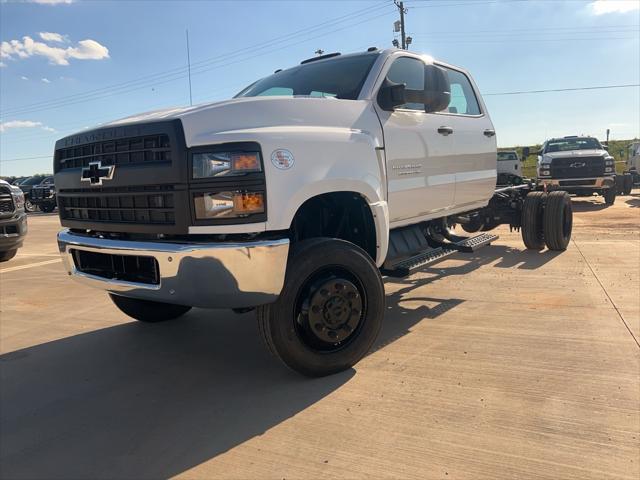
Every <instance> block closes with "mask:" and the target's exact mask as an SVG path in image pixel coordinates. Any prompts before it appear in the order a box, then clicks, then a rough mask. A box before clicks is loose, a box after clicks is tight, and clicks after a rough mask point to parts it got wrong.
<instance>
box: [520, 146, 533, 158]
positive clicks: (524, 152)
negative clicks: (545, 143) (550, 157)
mask: <svg viewBox="0 0 640 480" xmlns="http://www.w3.org/2000/svg"><path fill="white" fill-rule="evenodd" d="M529 155H531V151H530V150H529V147H522V159H523V160H526V159H527V157H528V156H529Z"/></svg>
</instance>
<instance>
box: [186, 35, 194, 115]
mask: <svg viewBox="0 0 640 480" xmlns="http://www.w3.org/2000/svg"><path fill="white" fill-rule="evenodd" d="M186 33H187V68H188V70H189V105H190V106H193V96H192V95H191V53H189V30H188V29H187V30H186Z"/></svg>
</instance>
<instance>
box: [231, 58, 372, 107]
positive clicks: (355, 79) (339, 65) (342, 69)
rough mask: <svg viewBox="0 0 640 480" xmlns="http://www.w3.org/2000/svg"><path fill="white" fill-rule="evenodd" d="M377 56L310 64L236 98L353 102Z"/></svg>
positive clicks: (267, 80) (276, 75)
mask: <svg viewBox="0 0 640 480" xmlns="http://www.w3.org/2000/svg"><path fill="white" fill-rule="evenodd" d="M376 58H378V56H377V54H374V53H367V54H361V55H353V56H348V57H335V58H332V59H330V60H321V61H317V62H311V63H307V64H304V65H299V66H297V67H293V68H289V69H288V70H283V71H281V72H278V73H274V74H273V75H271V76H269V77H266V78H263V79H262V80H258V81H257V82H255V83H253V84H251V85H249V86H248V87H247V88H245V89H244V90H242V91H241V92H240V93H238V94H237V95H236V97H258V96H269V95H284V96H289V97H290V96H293V95H307V96H311V97H333V98H339V99H345V100H355V99H357V98H358V95H359V94H360V89H361V88H362V85H363V84H364V81H365V80H366V78H367V75H368V74H369V70H371V66H372V65H373V62H374V61H375V60H376Z"/></svg>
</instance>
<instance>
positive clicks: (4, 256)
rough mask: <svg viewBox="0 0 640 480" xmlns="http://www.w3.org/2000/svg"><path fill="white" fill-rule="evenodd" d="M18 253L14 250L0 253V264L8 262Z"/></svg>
mask: <svg viewBox="0 0 640 480" xmlns="http://www.w3.org/2000/svg"><path fill="white" fill-rule="evenodd" d="M16 253H18V249H17V248H15V249H13V250H6V251H4V252H0V262H8V261H9V260H11V259H12V258H13V257H15V256H16Z"/></svg>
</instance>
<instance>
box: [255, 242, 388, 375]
mask: <svg viewBox="0 0 640 480" xmlns="http://www.w3.org/2000/svg"><path fill="white" fill-rule="evenodd" d="M257 316H258V326H259V328H260V331H261V333H262V336H263V338H264V340H265V343H266V344H267V347H268V348H269V350H271V352H272V353H273V354H275V355H276V356H277V357H279V358H280V360H281V361H282V362H283V363H284V364H285V365H287V366H288V367H289V368H291V369H292V370H295V371H296V372H298V373H301V374H303V375H306V376H309V377H322V376H325V375H331V374H333V373H337V372H340V371H343V370H346V369H348V368H350V367H352V366H353V365H355V364H356V363H358V361H359V360H360V359H362V357H364V356H365V355H366V354H367V352H368V351H369V350H370V348H371V346H372V345H373V343H374V341H375V340H376V338H377V337H378V333H379V332H380V328H381V326H382V319H383V317H384V285H383V283H382V277H381V276H380V271H379V270H378V268H377V266H376V264H375V263H374V262H373V260H371V257H369V255H368V254H367V253H366V252H365V251H364V250H362V249H361V248H360V247H358V246H357V245H354V244H352V243H350V242H346V241H344V240H338V239H328V238H317V239H309V240H303V241H302V242H300V243H299V244H297V245H295V246H294V247H293V249H292V252H291V254H290V256H289V261H288V266H287V273H286V278H285V284H284V288H283V290H282V293H281V294H280V297H279V298H278V300H277V301H276V302H275V303H273V304H270V305H263V306H260V307H258V309H257Z"/></svg>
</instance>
